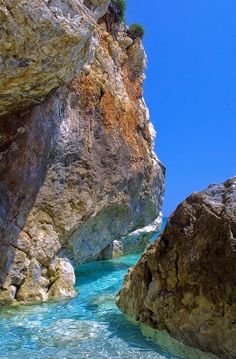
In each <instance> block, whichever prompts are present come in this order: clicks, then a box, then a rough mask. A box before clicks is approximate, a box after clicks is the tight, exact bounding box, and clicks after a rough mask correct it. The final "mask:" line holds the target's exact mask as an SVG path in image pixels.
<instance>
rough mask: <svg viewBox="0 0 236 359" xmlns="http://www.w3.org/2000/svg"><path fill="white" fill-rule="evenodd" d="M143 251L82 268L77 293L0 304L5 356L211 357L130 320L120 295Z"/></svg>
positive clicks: (1, 344) (93, 358) (1, 343)
mask: <svg viewBox="0 0 236 359" xmlns="http://www.w3.org/2000/svg"><path fill="white" fill-rule="evenodd" d="M139 257H140V254H137V255H129V256H125V257H121V258H118V259H114V260H107V261H101V262H92V263H86V264H83V265H81V266H80V267H79V268H78V270H77V273H76V274H77V276H76V277H77V283H76V289H77V291H78V292H79V293H80V294H79V295H78V296H77V297H76V298H74V299H72V300H70V301H65V302H51V303H45V304H41V305H34V306H19V307H15V308H1V309H0V358H1V359H3V358H4V359H10V358H11V359H15V358H16V359H28V358H30V359H47V358H48V359H49V358H50V359H52V358H57V359H80V358H81V359H82V358H83V359H84V358H89V359H102V358H103V359H104V358H107V359H108V358H109V359H110V358H112V359H116V358H117V359H118V358H122V359H149V358H150V359H151V358H152V359H175V358H184V359H199V358H201V359H206V358H208V356H205V355H202V354H201V353H199V352H197V351H195V350H189V349H188V348H186V347H184V346H182V345H181V344H180V343H178V342H176V341H175V340H172V339H170V337H169V336H167V337H166V336H163V335H160V334H159V333H158V343H159V344H156V341H155V342H153V341H151V340H150V339H148V336H149V333H148V331H147V330H146V328H142V331H143V333H144V334H146V337H145V335H143V334H142V332H141V329H140V327H139V326H137V325H136V324H134V323H132V322H130V321H129V320H128V319H127V318H126V317H125V316H124V315H123V314H122V313H121V312H120V311H119V310H118V309H117V307H116V305H115V295H116V294H117V292H118V291H119V290H120V288H121V287H122V283H123V278H124V276H125V274H126V273H127V271H128V268H129V267H130V266H132V265H133V264H135V263H136V262H137V260H138V259H139Z"/></svg>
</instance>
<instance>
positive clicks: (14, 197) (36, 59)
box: [0, 0, 164, 305]
mask: <svg viewBox="0 0 236 359" xmlns="http://www.w3.org/2000/svg"><path fill="white" fill-rule="evenodd" d="M7 3H8V2H7V1H2V2H0V4H1V8H0V10H1V11H2V12H1V13H0V14H1V16H2V17H3V19H4V26H3V25H1V26H2V32H3V33H4V34H5V35H4V36H8V37H10V35H9V34H10V32H9V30H8V26H13V25H14V26H15V27H13V28H14V29H15V28H16V30H14V31H16V33H17V35H18V36H19V40H18V39H17V38H15V37H14V36H13V37H12V38H9V39H8V42H9V43H11V44H12V46H10V45H9V47H8V46H7V48H6V44H5V45H4V46H5V48H3V50H4V51H5V52H4V51H3V52H1V56H2V53H4V56H2V63H3V64H4V65H3V70H1V76H0V88H1V90H2V89H3V90H2V91H3V92H1V94H2V96H0V109H1V114H2V117H1V118H0V230H1V231H0V236H1V237H0V253H1V255H0V305H8V304H15V303H17V302H26V303H27V302H35V301H45V300H47V299H49V298H57V297H67V296H68V297H71V296H73V295H74V294H75V293H74V289H73V285H74V280H75V278H74V270H73V267H72V265H73V266H76V265H77V264H79V263H82V262H84V261H86V260H89V259H91V258H94V257H96V256H97V255H98V254H99V253H100V252H101V251H102V250H104V249H105V248H106V247H107V246H109V245H110V244H111V243H112V242H113V241H116V240H119V239H120V238H121V237H123V236H126V235H128V234H129V233H132V232H133V231H137V230H138V229H140V228H142V227H144V226H146V225H148V224H149V223H151V222H153V221H154V220H155V219H156V218H157V217H158V216H159V215H160V209H161V206H162V196H163V187H164V185H163V183H164V170H163V166H162V165H161V163H160V162H159V160H158V159H157V157H156V155H155V153H154V152H153V142H154V137H155V131H154V130H153V127H152V124H151V123H150V120H149V115H148V110H147V108H146V105H145V102H144V100H143V98H142V83H143V80H144V75H143V72H144V69H145V64H146V56H145V53H144V49H143V46H142V43H141V41H140V40H139V39H136V40H132V39H131V38H129V37H128V36H127V33H126V29H125V27H122V26H118V25H116V24H115V25H116V26H113V27H112V31H111V29H110V27H109V26H108V24H107V19H106V18H104V17H103V15H104V13H105V11H106V9H107V6H108V3H107V1H104V0H103V1H102V0H100V1H86V2H85V3H86V6H85V4H83V3H82V1H73V0H71V1H56V0H55V1H37V3H39V5H40V6H38V7H37V10H36V11H35V12H34V11H33V10H32V9H31V3H32V2H31V3H30V2H29V1H27V0H24V1H23V0H22V1H19V2H17V5H15V6H13V5H12V4H11V2H10V1H9V4H8V5H7ZM30 9H31V10H32V11H33V12H32V11H31V10H30ZM37 17H38V20H37ZM98 19H99V24H98V23H96V21H97V20H98ZM12 23H13V24H12ZM114 29H115V32H114ZM108 30H109V31H110V32H111V33H109V31H108ZM12 34H14V32H13V33H12ZM31 36H32V42H31V41H30V38H31ZM14 41H15V43H14ZM21 43H22V48H19V46H20V44H21ZM31 45H32V46H31ZM0 46H3V44H2V43H1V44H0ZM22 49H24V51H25V52H24V56H23V55H22V53H21V51H23V50H22ZM11 56H12V57H13V58H16V59H17V61H19V59H24V61H26V60H27V59H32V62H30V63H28V62H29V60H27V61H26V62H24V64H25V65H24V66H23V65H22V63H21V62H20V63H19V62H16V61H15V62H14V61H13V60H11V61H9V58H11ZM20 61H21V60H20ZM22 61H23V60H22ZM20 64H21V65H20ZM4 72H5V73H6V76H8V77H9V79H8V80H6V81H5V79H6V78H7V77H6V78H5V77H4V76H3V74H4ZM76 74H78V75H76ZM75 75H76V76H75ZM74 76H75V78H74V79H73V81H72V82H69V83H68V81H70V80H71V78H73V77H74ZM4 81H5V82H4ZM63 84H65V85H64V86H63V87H62V86H61V85H63ZM52 90H54V91H53V92H52ZM4 91H5V92H4ZM44 98H45V99H44ZM42 99H44V100H43V102H41V103H40V104H38V105H36V106H35V103H38V102H40V101H42ZM29 106H30V107H29ZM154 223H159V221H158V220H157V221H156V222H154Z"/></svg>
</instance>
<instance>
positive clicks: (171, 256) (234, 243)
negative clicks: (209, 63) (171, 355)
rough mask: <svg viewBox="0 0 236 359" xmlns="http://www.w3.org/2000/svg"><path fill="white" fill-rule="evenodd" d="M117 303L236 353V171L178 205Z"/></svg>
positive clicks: (206, 345)
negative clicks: (225, 179) (231, 175)
mask: <svg viewBox="0 0 236 359" xmlns="http://www.w3.org/2000/svg"><path fill="white" fill-rule="evenodd" d="M117 304H118V306H119V307H120V308H121V310H123V311H124V312H125V313H126V314H128V315H131V316H132V317H134V318H135V319H136V320H138V321H139V322H141V323H146V324H148V325H150V326H151V327H153V328H156V329H161V330H167V331H168V332H169V333H170V334H171V335H173V336H174V337H175V338H177V339H179V340H181V341H183V342H184V343H185V344H189V345H191V346H194V347H197V348H199V349H201V350H203V351H209V352H212V353H214V354H216V355H217V356H219V357H221V358H227V359H233V358H235V357H236V341H235V337H236V177H233V178H231V179H230V180H228V181H226V182H225V183H223V184H222V185H215V184H214V185H211V186H210V187H209V188H208V189H207V190H205V191H203V192H199V193H193V194H192V195H191V196H190V197H188V198H187V199H186V200H185V201H184V202H182V203H181V204H180V205H179V206H178V207H177V209H176V211H175V212H174V213H173V215H172V216H171V217H170V219H169V221H168V223H167V226H166V228H165V230H164V232H163V234H162V236H161V237H160V238H159V239H158V240H157V242H156V243H155V244H154V245H153V246H152V247H150V248H149V249H148V250H147V252H146V253H145V254H144V255H143V257H142V258H141V260H140V261H139V262H138V264H137V265H136V266H135V267H134V268H132V269H130V271H129V273H128V275H127V277H126V279H125V283H124V287H123V289H122V290H121V292H120V293H119V295H118V297H117Z"/></svg>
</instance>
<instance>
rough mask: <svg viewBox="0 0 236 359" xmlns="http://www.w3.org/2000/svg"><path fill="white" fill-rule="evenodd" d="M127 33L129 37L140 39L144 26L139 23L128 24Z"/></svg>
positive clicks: (142, 35)
mask: <svg viewBox="0 0 236 359" xmlns="http://www.w3.org/2000/svg"><path fill="white" fill-rule="evenodd" d="M127 33H128V35H129V37H131V38H132V39H137V38H140V39H142V38H143V37H144V28H143V26H142V25H140V24H133V25H130V27H129V30H128V31H127Z"/></svg>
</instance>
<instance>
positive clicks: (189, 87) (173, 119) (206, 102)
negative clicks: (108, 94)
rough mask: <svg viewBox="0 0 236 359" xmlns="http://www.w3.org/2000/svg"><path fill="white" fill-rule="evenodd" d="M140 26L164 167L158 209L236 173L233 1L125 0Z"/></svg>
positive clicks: (172, 206) (147, 87) (129, 20)
mask: <svg viewBox="0 0 236 359" xmlns="http://www.w3.org/2000/svg"><path fill="white" fill-rule="evenodd" d="M127 5H128V9H127V23H128V24H131V23H134V22H139V23H142V24H143V25H144V28H145V31H146V34H145V39H144V45H145V49H146V52H147V55H148V70H147V79H146V81H145V85H144V90H145V93H144V95H145V99H146V102H147V104H148V106H149V108H150V112H151V118H152V121H153V123H154V125H155V128H156V130H157V140H156V152H157V154H158V156H159V158H160V159H161V160H162V162H163V163H164V164H165V166H166V168H167V175H166V195H165V205H164V214H165V215H169V214H170V213H171V212H172V211H173V210H174V209H175V208H176V206H177V204H178V203H180V202H181V201H182V200H183V199H184V198H185V197H186V196H188V195H189V194H190V193H192V192H193V191H199V190H201V189H204V188H205V187H207V186H208V185H209V184H210V183H212V182H216V183H220V182H222V181H224V180H225V179H227V178H229V177H231V176H233V175H235V174H236V1H235V0H148V1H141V0H127Z"/></svg>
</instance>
